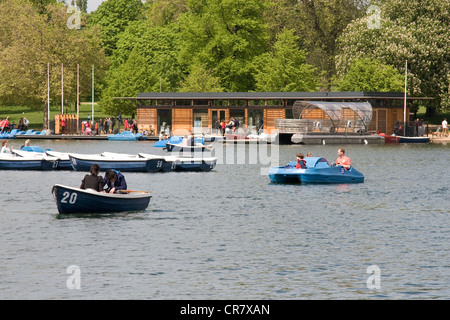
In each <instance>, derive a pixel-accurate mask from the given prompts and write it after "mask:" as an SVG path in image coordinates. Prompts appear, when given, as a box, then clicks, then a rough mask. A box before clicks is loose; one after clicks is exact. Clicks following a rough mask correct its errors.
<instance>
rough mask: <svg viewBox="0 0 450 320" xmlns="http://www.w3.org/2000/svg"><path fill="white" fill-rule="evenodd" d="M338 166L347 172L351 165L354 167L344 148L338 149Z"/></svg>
mask: <svg viewBox="0 0 450 320" xmlns="http://www.w3.org/2000/svg"><path fill="white" fill-rule="evenodd" d="M336 165H337V166H342V167H344V168H345V169H346V170H349V169H350V167H351V165H352V162H351V160H350V158H349V157H347V156H346V155H345V149H344V148H339V149H338V158H337V159H336Z"/></svg>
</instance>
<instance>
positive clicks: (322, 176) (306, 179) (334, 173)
mask: <svg viewBox="0 0 450 320" xmlns="http://www.w3.org/2000/svg"><path fill="white" fill-rule="evenodd" d="M305 161H306V167H307V169H297V168H296V167H295V166H296V164H297V162H295V161H293V162H289V163H288V164H287V165H285V166H282V167H272V168H270V169H269V178H270V180H271V182H274V183H305V184H309V183H311V184H329V183H363V182H364V175H363V174H362V173H361V172H359V171H358V170H356V169H355V168H354V167H353V166H352V167H350V169H349V170H346V169H344V167H341V166H336V167H333V166H330V165H329V164H328V162H327V160H326V159H324V158H321V157H307V158H305Z"/></svg>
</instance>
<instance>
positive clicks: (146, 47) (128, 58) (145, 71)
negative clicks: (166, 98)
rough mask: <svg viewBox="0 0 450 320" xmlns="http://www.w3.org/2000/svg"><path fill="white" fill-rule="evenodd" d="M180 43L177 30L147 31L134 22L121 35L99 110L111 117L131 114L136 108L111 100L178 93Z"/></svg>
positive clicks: (159, 28)
mask: <svg viewBox="0 0 450 320" xmlns="http://www.w3.org/2000/svg"><path fill="white" fill-rule="evenodd" d="M179 50H180V40H179V36H178V33H177V32H176V30H174V29H172V28H169V27H166V28H161V27H150V26H149V25H148V22H145V21H136V22H133V23H131V24H130V26H129V27H128V28H127V29H126V30H125V31H124V32H123V33H122V35H121V37H120V39H119V40H118V42H117V50H116V51H115V52H114V54H113V56H112V57H111V60H112V61H113V64H112V66H111V68H110V70H109V71H108V74H107V77H106V87H105V90H104V91H103V93H102V99H101V101H100V106H101V107H102V108H103V110H104V111H105V112H107V113H110V114H116V113H117V112H121V113H122V114H126V113H132V112H134V110H135V108H136V106H135V105H133V104H132V103H129V102H127V101H124V100H119V99H114V97H132V96H136V95H138V94H139V93H140V92H159V91H177V88H178V85H179V82H180V81H181V74H182V71H181V67H180V65H179V64H178V59H177V57H178V52H179Z"/></svg>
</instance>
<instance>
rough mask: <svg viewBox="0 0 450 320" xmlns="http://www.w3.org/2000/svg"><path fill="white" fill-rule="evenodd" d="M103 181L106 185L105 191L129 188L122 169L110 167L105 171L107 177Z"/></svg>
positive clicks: (113, 191) (110, 191)
mask: <svg viewBox="0 0 450 320" xmlns="http://www.w3.org/2000/svg"><path fill="white" fill-rule="evenodd" d="M103 183H104V185H105V187H106V189H105V191H106V192H107V193H117V191H120V190H127V182H126V180H125V177H124V176H123V174H122V173H120V171H117V170H114V169H109V170H108V171H106V173H105V178H104V179H103Z"/></svg>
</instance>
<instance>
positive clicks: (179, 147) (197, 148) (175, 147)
mask: <svg viewBox="0 0 450 320" xmlns="http://www.w3.org/2000/svg"><path fill="white" fill-rule="evenodd" d="M166 149H167V151H168V152H186V153H195V152H204V151H212V149H213V147H212V146H211V145H208V146H205V145H203V144H197V145H194V146H186V145H183V144H181V143H179V144H172V143H170V142H168V143H167V144H166Z"/></svg>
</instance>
